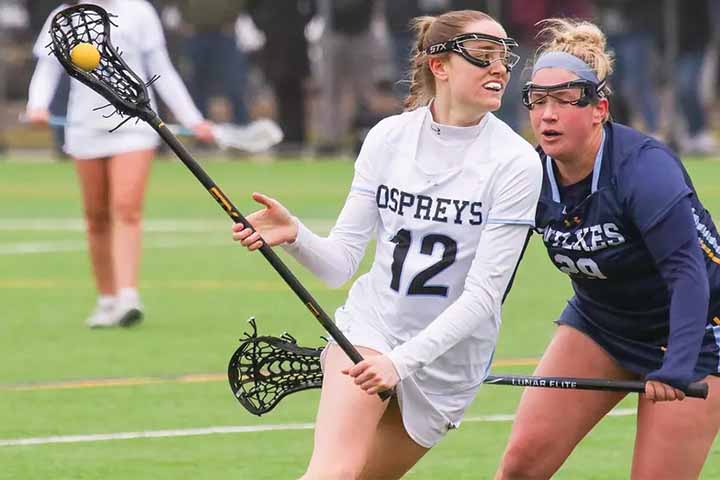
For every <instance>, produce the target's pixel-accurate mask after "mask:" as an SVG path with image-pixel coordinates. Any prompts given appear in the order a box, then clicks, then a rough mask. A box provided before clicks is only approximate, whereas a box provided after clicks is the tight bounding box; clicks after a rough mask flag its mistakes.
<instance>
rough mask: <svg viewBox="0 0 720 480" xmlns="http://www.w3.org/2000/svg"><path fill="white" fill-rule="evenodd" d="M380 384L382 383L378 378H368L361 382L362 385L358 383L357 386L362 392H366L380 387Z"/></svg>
mask: <svg viewBox="0 0 720 480" xmlns="http://www.w3.org/2000/svg"><path fill="white" fill-rule="evenodd" d="M381 383H382V382H381V381H380V379H379V378H377V377H372V378H369V379H367V380H366V381H364V382H362V383H359V384H358V386H359V387H360V388H362V389H363V390H365V391H368V390H369V389H371V388H374V387H377V386H378V385H380V384H381Z"/></svg>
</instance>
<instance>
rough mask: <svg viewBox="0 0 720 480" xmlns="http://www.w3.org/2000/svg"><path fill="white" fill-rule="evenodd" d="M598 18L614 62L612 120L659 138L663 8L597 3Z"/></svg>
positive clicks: (629, 0)
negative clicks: (659, 78)
mask: <svg viewBox="0 0 720 480" xmlns="http://www.w3.org/2000/svg"><path fill="white" fill-rule="evenodd" d="M595 3H596V6H597V17H598V18H599V19H600V26H601V27H602V29H603V31H604V32H605V33H606V35H607V41H608V46H609V47H610V49H611V50H612V52H613V56H614V59H615V63H614V68H615V73H614V74H613V78H612V80H611V85H610V86H611V88H612V89H613V94H614V96H613V99H614V101H613V103H612V104H611V108H610V109H611V113H612V116H613V119H615V120H616V121H618V122H621V123H625V124H628V125H630V124H637V123H638V122H637V121H636V120H639V121H640V123H641V125H638V126H640V127H641V129H642V130H643V131H644V132H645V133H647V134H648V135H651V136H654V137H656V138H661V135H660V108H659V107H660V103H659V102H658V95H659V93H660V92H659V91H658V76H659V75H660V73H661V72H659V71H658V69H657V62H658V60H659V52H658V48H657V47H658V42H659V41H660V39H661V38H662V35H663V23H662V8H659V6H658V2H657V1H655V0H596V2H595Z"/></svg>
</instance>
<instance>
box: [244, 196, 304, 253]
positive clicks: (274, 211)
mask: <svg viewBox="0 0 720 480" xmlns="http://www.w3.org/2000/svg"><path fill="white" fill-rule="evenodd" d="M252 198H253V200H255V201H256V202H258V203H259V204H261V205H264V206H265V208H263V209H262V210H258V211H257V212H254V213H252V214H250V215H248V216H247V220H248V222H250V225H252V226H253V229H254V231H253V229H251V228H245V227H244V226H243V225H242V224H240V223H236V224H235V225H233V227H232V231H233V240H235V241H236V242H240V243H241V244H242V245H243V246H245V247H247V249H248V250H250V251H253V250H257V249H258V248H260V247H262V245H263V242H262V240H260V238H261V237H262V239H263V240H265V242H267V244H268V245H270V246H271V247H274V246H275V245H280V244H283V243H292V242H294V241H295V239H296V238H297V234H298V224H297V222H296V221H295V219H294V218H293V216H292V215H290V212H289V211H288V209H287V208H285V207H284V206H283V205H282V204H281V203H280V202H278V201H277V200H275V199H274V198H270V197H267V196H265V195H263V194H262V193H257V192H255V193H253V195H252Z"/></svg>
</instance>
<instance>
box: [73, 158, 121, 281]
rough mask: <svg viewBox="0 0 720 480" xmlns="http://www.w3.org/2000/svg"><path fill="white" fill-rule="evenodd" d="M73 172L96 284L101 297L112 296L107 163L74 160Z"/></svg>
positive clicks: (113, 278)
mask: <svg viewBox="0 0 720 480" xmlns="http://www.w3.org/2000/svg"><path fill="white" fill-rule="evenodd" d="M75 170H76V171H77V174H78V179H79V181H80V188H81V190H82V196H83V209H84V214H85V222H86V224H87V239H88V251H89V253H90V262H91V264H92V269H93V275H94V277H95V285H96V287H97V289H98V292H100V293H101V294H103V295H114V294H115V291H116V288H117V285H116V284H115V276H114V270H113V261H112V229H111V223H110V185H109V182H108V160H107V159H103V158H97V159H92V160H76V161H75Z"/></svg>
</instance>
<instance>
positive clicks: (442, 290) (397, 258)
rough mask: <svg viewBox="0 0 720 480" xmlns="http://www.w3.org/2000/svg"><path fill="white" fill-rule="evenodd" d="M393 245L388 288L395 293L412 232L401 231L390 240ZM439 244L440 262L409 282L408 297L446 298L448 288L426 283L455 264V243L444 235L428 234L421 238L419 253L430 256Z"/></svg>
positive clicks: (398, 288) (398, 287) (419, 273)
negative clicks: (390, 278) (435, 296)
mask: <svg viewBox="0 0 720 480" xmlns="http://www.w3.org/2000/svg"><path fill="white" fill-rule="evenodd" d="M390 241H391V242H393V243H394V244H395V248H394V249H393V263H392V266H391V267H390V270H391V272H392V280H391V281H390V288H392V289H393V290H395V291H396V292H399V291H400V277H401V276H402V270H403V266H404V265H405V260H406V259H407V256H408V252H409V251H410V245H411V244H412V232H411V231H410V230H405V229H401V230H398V232H397V233H396V234H395V236H394V237H393V238H392V239H391V240H390ZM436 244H440V245H441V246H442V247H443V249H444V250H443V254H442V258H441V259H440V261H438V262H436V263H434V264H432V265H430V266H429V267H428V268H426V269H425V270H422V271H421V272H418V274H417V275H415V277H414V278H413V279H412V281H411V282H410V286H409V287H408V291H407V294H408V295H441V296H447V293H448V287H447V286H445V285H428V284H427V282H428V281H429V280H430V279H431V278H432V277H434V276H435V275H437V274H438V273H440V272H442V271H443V270H445V269H446V268H448V267H449V266H450V265H452V264H453V262H455V255H456V254H457V242H456V241H455V240H453V239H452V238H450V237H448V236H446V235H439V234H434V233H431V234H428V235H425V236H424V237H423V238H422V243H421V244H420V253H421V254H423V255H432V253H433V250H434V249H435V245H436Z"/></svg>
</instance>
